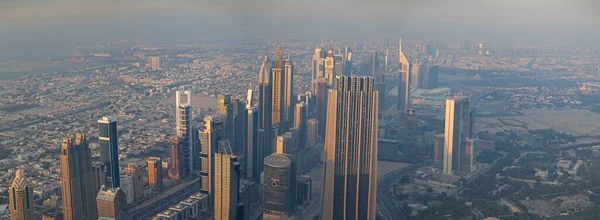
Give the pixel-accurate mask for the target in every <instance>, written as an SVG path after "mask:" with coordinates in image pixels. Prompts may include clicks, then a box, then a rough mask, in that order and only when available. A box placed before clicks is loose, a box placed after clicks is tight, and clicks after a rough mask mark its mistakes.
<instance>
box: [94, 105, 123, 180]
mask: <svg viewBox="0 0 600 220" xmlns="http://www.w3.org/2000/svg"><path fill="white" fill-rule="evenodd" d="M98 133H99V135H98V143H99V144H100V159H101V160H102V162H103V163H104V164H106V167H107V173H106V176H107V177H110V179H111V180H112V181H111V185H110V186H112V187H113V188H118V187H120V186H121V183H120V182H121V181H120V180H121V178H120V175H119V143H118V140H119V137H118V134H117V119H116V118H112V117H103V118H102V119H100V120H98Z"/></svg>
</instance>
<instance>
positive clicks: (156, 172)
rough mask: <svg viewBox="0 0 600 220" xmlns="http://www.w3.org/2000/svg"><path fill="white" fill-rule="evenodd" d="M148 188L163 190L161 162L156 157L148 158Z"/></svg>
mask: <svg viewBox="0 0 600 220" xmlns="http://www.w3.org/2000/svg"><path fill="white" fill-rule="evenodd" d="M148 186H149V187H150V188H151V189H154V190H161V189H162V188H163V172H162V160H161V159H160V158H158V157H150V158H148Z"/></svg>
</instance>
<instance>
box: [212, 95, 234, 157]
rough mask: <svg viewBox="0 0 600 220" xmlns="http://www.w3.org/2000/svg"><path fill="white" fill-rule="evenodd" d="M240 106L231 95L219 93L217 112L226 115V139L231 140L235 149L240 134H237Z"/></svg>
mask: <svg viewBox="0 0 600 220" xmlns="http://www.w3.org/2000/svg"><path fill="white" fill-rule="evenodd" d="M237 106H238V103H237V100H236V99H232V98H231V95H229V94H225V95H219V96H218V97H217V114H221V115H223V116H225V139H227V140H229V143H230V144H231V147H232V148H233V150H236V147H235V146H236V142H237V140H236V139H237V138H236V137H238V135H236V132H235V131H236V118H237V116H236V115H235V113H237V110H236V109H235V108H236V107H237Z"/></svg>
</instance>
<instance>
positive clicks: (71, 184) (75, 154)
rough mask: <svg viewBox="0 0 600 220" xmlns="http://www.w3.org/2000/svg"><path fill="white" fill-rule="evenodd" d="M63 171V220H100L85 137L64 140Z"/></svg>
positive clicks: (89, 154) (61, 160) (61, 153)
mask: <svg viewBox="0 0 600 220" xmlns="http://www.w3.org/2000/svg"><path fill="white" fill-rule="evenodd" d="M60 171H61V173H60V175H61V185H62V200H63V217H64V220H92V219H97V218H98V214H97V212H96V198H95V197H94V195H95V194H96V193H95V192H94V190H95V189H93V186H94V184H93V169H92V156H91V152H90V147H89V144H88V139H87V137H86V136H85V135H83V134H77V135H76V137H75V139H73V138H64V139H63V143H62V148H61V151H60Z"/></svg>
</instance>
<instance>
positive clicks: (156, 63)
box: [149, 56, 160, 71]
mask: <svg viewBox="0 0 600 220" xmlns="http://www.w3.org/2000/svg"><path fill="white" fill-rule="evenodd" d="M149 60H150V67H151V68H152V71H157V70H159V69H160V58H159V57H158V56H151V57H150V58H149Z"/></svg>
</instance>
